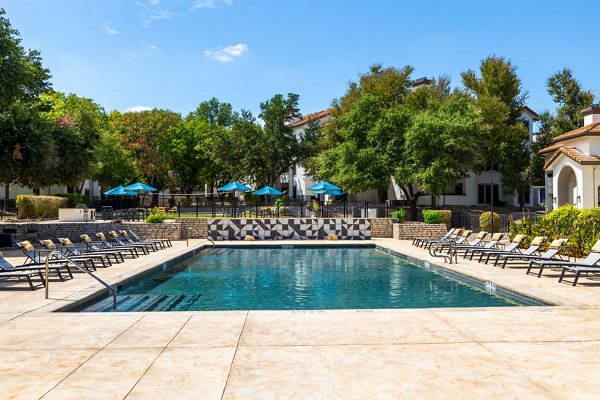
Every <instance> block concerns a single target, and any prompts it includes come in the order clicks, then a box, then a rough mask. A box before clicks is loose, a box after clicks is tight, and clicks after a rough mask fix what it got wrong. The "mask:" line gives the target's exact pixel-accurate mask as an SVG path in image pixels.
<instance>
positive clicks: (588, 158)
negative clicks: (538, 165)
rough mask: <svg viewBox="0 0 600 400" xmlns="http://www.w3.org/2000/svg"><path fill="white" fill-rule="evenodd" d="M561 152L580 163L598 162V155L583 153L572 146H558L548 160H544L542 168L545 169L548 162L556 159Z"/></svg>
mask: <svg viewBox="0 0 600 400" xmlns="http://www.w3.org/2000/svg"><path fill="white" fill-rule="evenodd" d="M561 154H564V155H565V156H567V157H569V158H570V159H572V160H574V161H575V162H577V163H579V164H582V165H584V164H587V165H590V164H600V156H592V155H588V154H583V153H582V152H581V151H579V150H578V149H576V148H574V147H566V146H563V147H560V148H559V149H558V150H557V151H556V152H554V154H552V156H551V157H550V158H549V159H548V161H546V163H545V164H544V169H547V168H548V167H549V166H550V164H552V163H553V162H554V160H556V158H558V156H560V155H561Z"/></svg>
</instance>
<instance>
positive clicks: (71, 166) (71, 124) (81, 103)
mask: <svg viewBox="0 0 600 400" xmlns="http://www.w3.org/2000/svg"><path fill="white" fill-rule="evenodd" d="M41 100H42V102H43V103H44V104H45V106H46V107H47V109H48V111H46V112H44V113H43V115H44V116H45V117H46V118H47V119H48V121H49V122H51V123H52V124H53V125H54V130H53V136H54V141H55V143H56V149H57V152H56V157H57V160H56V161H55V162H54V164H55V165H57V169H56V171H55V172H54V173H53V174H52V182H54V183H57V184H62V185H65V186H67V190H68V192H69V193H73V192H78V193H79V192H81V190H82V186H83V182H84V181H85V180H86V179H88V178H91V177H92V176H93V175H94V174H95V170H96V167H97V161H98V153H97V152H96V148H97V146H98V143H99V141H100V132H101V130H103V129H105V126H106V114H105V113H104V109H103V108H102V107H101V106H100V105H98V104H96V103H95V102H94V101H93V100H92V99H89V98H83V97H78V96H77V95H75V94H72V93H71V94H68V95H66V94H64V93H60V92H48V93H45V94H43V95H42V96H41Z"/></svg>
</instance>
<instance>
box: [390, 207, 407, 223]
mask: <svg viewBox="0 0 600 400" xmlns="http://www.w3.org/2000/svg"><path fill="white" fill-rule="evenodd" d="M392 218H396V219H397V220H398V222H404V220H405V218H406V211H405V210H404V209H403V208H401V209H399V210H396V211H392Z"/></svg>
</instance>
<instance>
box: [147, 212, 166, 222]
mask: <svg viewBox="0 0 600 400" xmlns="http://www.w3.org/2000/svg"><path fill="white" fill-rule="evenodd" d="M165 219H167V216H166V215H165V214H163V213H161V212H157V213H152V214H150V215H148V217H147V218H146V223H147V224H160V223H162V222H165Z"/></svg>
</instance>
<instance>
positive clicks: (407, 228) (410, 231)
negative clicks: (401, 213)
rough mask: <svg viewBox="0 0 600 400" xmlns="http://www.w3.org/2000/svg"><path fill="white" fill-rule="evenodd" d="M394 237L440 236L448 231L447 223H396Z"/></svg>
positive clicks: (408, 238)
mask: <svg viewBox="0 0 600 400" xmlns="http://www.w3.org/2000/svg"><path fill="white" fill-rule="evenodd" d="M393 231H394V239H401V240H412V239H414V238H416V237H427V238H440V237H442V236H444V234H445V233H446V232H447V231H448V228H446V224H426V223H424V222H414V221H407V222H402V223H401V224H394V226H393Z"/></svg>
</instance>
